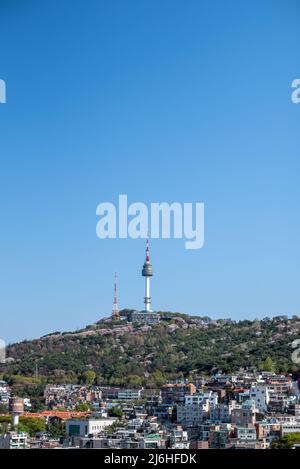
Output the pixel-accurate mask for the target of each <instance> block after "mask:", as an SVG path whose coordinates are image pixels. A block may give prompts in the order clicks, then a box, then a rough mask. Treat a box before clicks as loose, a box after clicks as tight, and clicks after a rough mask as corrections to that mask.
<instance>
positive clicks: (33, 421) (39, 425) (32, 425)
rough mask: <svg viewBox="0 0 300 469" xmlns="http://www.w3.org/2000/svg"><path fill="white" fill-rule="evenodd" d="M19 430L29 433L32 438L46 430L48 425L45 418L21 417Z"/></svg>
mask: <svg viewBox="0 0 300 469" xmlns="http://www.w3.org/2000/svg"><path fill="white" fill-rule="evenodd" d="M18 430H19V431H21V432H26V433H29V435H30V436H35V435H36V434H37V433H39V432H43V431H45V430H46V423H45V420H44V419H43V418H37V417H20V423H19V425H18Z"/></svg>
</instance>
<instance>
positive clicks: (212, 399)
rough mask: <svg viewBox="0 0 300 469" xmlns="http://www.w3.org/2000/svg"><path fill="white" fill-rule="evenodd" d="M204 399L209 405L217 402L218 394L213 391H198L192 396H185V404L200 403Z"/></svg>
mask: <svg viewBox="0 0 300 469" xmlns="http://www.w3.org/2000/svg"><path fill="white" fill-rule="evenodd" d="M205 401H208V403H209V405H210V406H215V405H217V404H218V394H217V393H216V392H213V391H207V392H199V393H197V394H193V395H192V396H185V405H186V406H187V405H201V404H202V403H204V402H205Z"/></svg>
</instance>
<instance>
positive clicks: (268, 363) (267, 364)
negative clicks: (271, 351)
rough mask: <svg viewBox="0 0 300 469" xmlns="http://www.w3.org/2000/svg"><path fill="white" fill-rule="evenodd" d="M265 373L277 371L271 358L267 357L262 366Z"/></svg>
mask: <svg viewBox="0 0 300 469" xmlns="http://www.w3.org/2000/svg"><path fill="white" fill-rule="evenodd" d="M262 369H263V371H275V364H274V362H273V360H272V358H271V357H267V358H266V359H265V361H264V362H263V364H262Z"/></svg>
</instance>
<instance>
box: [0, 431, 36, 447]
mask: <svg viewBox="0 0 300 469" xmlns="http://www.w3.org/2000/svg"><path fill="white" fill-rule="evenodd" d="M28 447H29V437H28V434H27V433H25V432H8V433H5V434H4V435H0V449H27V448H28Z"/></svg>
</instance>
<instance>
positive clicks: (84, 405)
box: [75, 402, 90, 412]
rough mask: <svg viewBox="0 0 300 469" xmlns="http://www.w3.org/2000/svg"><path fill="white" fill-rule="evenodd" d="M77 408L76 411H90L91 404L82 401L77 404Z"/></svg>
mask: <svg viewBox="0 0 300 469" xmlns="http://www.w3.org/2000/svg"><path fill="white" fill-rule="evenodd" d="M75 410H76V412H88V411H89V410H90V406H89V404H88V403H87V402H80V404H76V407H75Z"/></svg>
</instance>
